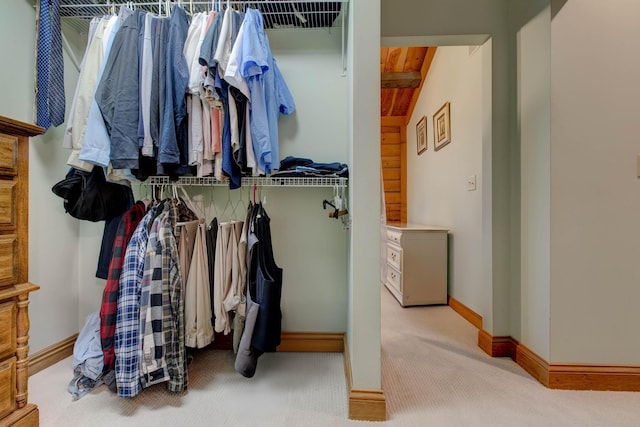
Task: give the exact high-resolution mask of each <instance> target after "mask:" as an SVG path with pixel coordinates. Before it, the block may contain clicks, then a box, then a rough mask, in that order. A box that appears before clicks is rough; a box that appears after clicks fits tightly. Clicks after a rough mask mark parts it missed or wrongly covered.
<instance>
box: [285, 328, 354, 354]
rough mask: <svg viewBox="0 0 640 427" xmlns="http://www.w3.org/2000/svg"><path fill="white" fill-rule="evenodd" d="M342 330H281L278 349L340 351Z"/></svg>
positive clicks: (342, 347) (320, 351)
mask: <svg viewBox="0 0 640 427" xmlns="http://www.w3.org/2000/svg"><path fill="white" fill-rule="evenodd" d="M344 335H345V334H344V332H283V333H282V335H281V336H280V345H279V346H278V351H296V352H312V353H341V352H342V351H343V350H344Z"/></svg>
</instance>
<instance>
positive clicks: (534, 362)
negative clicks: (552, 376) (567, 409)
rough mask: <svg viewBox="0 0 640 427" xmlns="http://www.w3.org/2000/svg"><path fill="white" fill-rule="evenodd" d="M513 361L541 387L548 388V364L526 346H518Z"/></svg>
mask: <svg viewBox="0 0 640 427" xmlns="http://www.w3.org/2000/svg"><path fill="white" fill-rule="evenodd" d="M515 361H516V363H517V364H518V365H519V366H520V367H521V368H522V369H524V370H525V371H527V372H528V373H529V375H531V376H532V377H533V378H535V379H537V380H538V381H540V383H541V384H542V385H544V386H545V387H549V363H548V362H547V361H546V360H544V359H543V358H542V357H540V356H538V355H537V354H535V353H534V352H533V351H531V350H529V349H528V348H527V347H526V346H524V345H522V344H518V347H517V348H516V358H515Z"/></svg>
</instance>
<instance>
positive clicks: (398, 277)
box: [387, 264, 402, 292]
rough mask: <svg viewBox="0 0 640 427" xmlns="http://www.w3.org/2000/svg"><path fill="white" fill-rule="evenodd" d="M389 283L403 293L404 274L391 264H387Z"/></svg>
mask: <svg viewBox="0 0 640 427" xmlns="http://www.w3.org/2000/svg"><path fill="white" fill-rule="evenodd" d="M387 283H388V284H389V285H390V286H392V287H394V288H395V289H397V290H398V291H399V292H402V274H401V273H400V272H399V271H398V270H396V269H395V268H393V266H392V265H389V264H387Z"/></svg>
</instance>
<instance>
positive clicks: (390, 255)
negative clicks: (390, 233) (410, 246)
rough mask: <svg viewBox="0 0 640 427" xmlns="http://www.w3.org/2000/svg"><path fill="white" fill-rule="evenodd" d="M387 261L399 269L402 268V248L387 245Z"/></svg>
mask: <svg viewBox="0 0 640 427" xmlns="http://www.w3.org/2000/svg"><path fill="white" fill-rule="evenodd" d="M387 262H388V263H389V264H391V265H392V266H394V267H395V268H396V269H397V270H398V271H401V270H402V248H400V247H399V246H396V245H387Z"/></svg>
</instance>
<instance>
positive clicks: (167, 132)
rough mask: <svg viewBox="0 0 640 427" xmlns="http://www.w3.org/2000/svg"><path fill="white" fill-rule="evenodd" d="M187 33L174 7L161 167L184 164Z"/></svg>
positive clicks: (179, 11)
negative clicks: (185, 46) (185, 49)
mask: <svg viewBox="0 0 640 427" xmlns="http://www.w3.org/2000/svg"><path fill="white" fill-rule="evenodd" d="M188 30H189V20H188V19H187V14H186V13H185V11H184V10H183V9H182V8H180V7H177V6H176V7H175V8H174V9H173V12H172V13H171V18H170V20H169V33H168V37H167V63H166V66H167V73H166V80H165V102H164V115H163V119H162V123H161V134H160V150H159V154H158V161H159V163H162V164H164V165H182V166H184V165H187V158H186V154H187V149H188V141H187V138H186V136H187V135H186V130H187V129H186V121H185V118H186V116H187V100H186V93H187V88H188V85H189V68H188V66H187V60H186V59H185V57H184V53H183V52H182V49H183V47H184V44H185V41H186V40H187V32H188ZM136 71H137V70H136Z"/></svg>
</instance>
